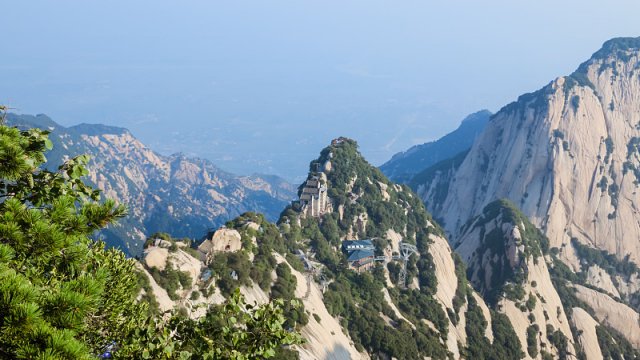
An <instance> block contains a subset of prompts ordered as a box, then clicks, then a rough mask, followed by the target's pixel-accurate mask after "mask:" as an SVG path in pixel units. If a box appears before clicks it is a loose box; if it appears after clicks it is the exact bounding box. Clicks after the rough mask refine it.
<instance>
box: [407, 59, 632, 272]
mask: <svg viewBox="0 0 640 360" xmlns="http://www.w3.org/2000/svg"><path fill="white" fill-rule="evenodd" d="M622 52H623V54H624V60H625V61H623V60H621V58H620V56H619V55H616V54H613V55H610V56H606V57H604V58H598V57H596V58H594V59H593V60H590V61H589V62H588V63H587V64H586V65H585V66H584V67H583V70H582V71H583V73H584V74H585V75H584V76H585V77H586V78H587V79H588V80H589V81H590V82H591V83H592V84H593V88H591V87H589V86H587V85H578V84H576V81H575V80H574V78H572V77H561V78H558V79H556V80H554V81H553V82H551V83H550V84H549V85H547V86H546V87H544V88H543V89H542V90H540V91H538V92H536V93H534V94H528V95H525V96H522V97H521V98H520V99H519V100H518V102H515V103H512V104H510V105H508V106H506V107H504V108H503V109H502V110H501V111H500V112H498V113H497V114H496V115H495V116H494V117H493V118H492V120H491V121H490V122H489V124H488V126H487V128H486V130H485V131H484V132H483V133H482V135H481V136H480V137H479V138H478V140H477V141H476V142H475V144H474V145H473V147H472V148H471V151H470V152H469V154H468V155H467V157H466V158H465V159H464V161H463V162H462V164H461V165H460V167H459V169H458V170H457V171H456V172H455V174H454V176H452V180H451V181H450V182H449V184H448V193H447V194H446V198H445V199H444V200H443V201H437V199H435V194H433V193H432V192H430V190H429V189H433V188H434V187H435V186H436V184H434V183H432V184H425V185H423V186H422V187H421V188H420V189H421V196H422V197H423V199H424V200H425V202H426V204H427V207H429V208H430V210H432V211H433V212H434V215H435V216H436V217H438V218H442V219H444V223H445V227H446V229H447V231H448V232H449V233H451V234H452V235H453V240H455V239H456V238H457V236H458V235H459V234H460V230H459V229H460V227H461V226H462V225H463V224H464V223H465V222H466V221H467V219H469V218H470V217H471V216H474V215H477V214H479V213H480V211H481V210H482V208H483V207H484V206H485V205H487V204H488V203H489V202H491V201H493V200H496V199H499V198H508V199H510V200H511V201H513V202H514V203H515V204H516V205H518V206H519V207H520V208H521V209H522V211H523V212H524V213H525V214H526V215H527V216H528V217H529V218H530V219H531V220H532V221H533V222H534V224H535V225H536V226H538V227H540V228H542V229H543V230H544V232H545V233H546V235H547V236H548V237H549V239H550V241H551V246H552V247H561V246H562V245H563V244H568V243H569V240H570V239H571V238H572V237H575V238H577V239H578V240H579V241H580V242H582V243H585V244H590V245H592V246H594V247H597V248H599V249H603V250H606V251H608V252H609V253H612V254H617V255H618V256H619V257H624V256H626V255H630V257H631V260H633V261H634V262H636V263H640V216H638V208H640V192H638V191H637V190H638V185H637V184H636V182H637V181H638V180H639V179H637V178H636V176H635V174H634V171H633V168H634V167H640V156H639V155H638V151H637V149H634V148H633V146H632V144H634V141H635V140H634V139H635V138H640V126H638V125H639V123H640V71H639V70H638V68H639V66H640V65H639V51H638V50H625V51H622ZM625 163H627V165H625ZM625 169H626V170H625ZM603 178H604V179H605V180H604V181H603ZM605 183H606V184H605Z"/></svg>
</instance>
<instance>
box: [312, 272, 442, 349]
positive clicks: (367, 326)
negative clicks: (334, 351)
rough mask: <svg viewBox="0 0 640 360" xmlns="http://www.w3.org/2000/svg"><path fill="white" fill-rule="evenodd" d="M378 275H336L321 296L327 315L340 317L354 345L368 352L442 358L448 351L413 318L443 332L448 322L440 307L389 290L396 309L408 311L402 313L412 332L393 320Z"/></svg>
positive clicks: (425, 299)
mask: <svg viewBox="0 0 640 360" xmlns="http://www.w3.org/2000/svg"><path fill="white" fill-rule="evenodd" d="M381 275H382V274H381V271H379V270H378V271H377V272H374V274H368V273H365V274H362V275H357V274H355V273H350V272H347V273H344V274H339V275H337V278H336V279H335V280H334V282H332V283H331V284H330V285H329V289H328V290H327V292H326V293H325V297H324V302H325V304H326V306H327V309H328V310H329V312H330V313H331V314H332V315H334V316H339V317H341V318H342V319H343V320H344V325H345V326H346V328H347V329H348V330H349V334H350V335H351V338H352V339H353V341H354V342H355V344H356V346H357V347H361V348H363V349H365V350H367V351H368V352H370V353H377V352H382V353H384V354H388V355H390V356H394V357H397V358H399V359H415V358H420V357H421V356H430V357H433V358H436V359H443V358H446V357H447V354H448V352H447V350H446V347H445V346H443V345H442V344H441V343H440V340H439V336H438V335H437V334H436V333H435V332H433V330H431V329H429V328H428V327H427V326H425V325H424V324H423V323H422V322H421V321H417V320H416V319H415V318H414V317H415V316H418V317H420V318H425V319H427V320H429V321H431V322H433V323H435V324H436V326H440V328H441V329H442V330H445V333H446V329H447V325H446V324H447V323H448V322H447V318H446V315H445V314H444V312H443V311H442V308H441V307H440V305H439V304H438V303H437V302H436V301H435V300H433V298H432V297H431V296H427V295H420V292H419V291H417V290H406V291H402V293H400V294H399V293H398V292H396V291H392V292H391V296H392V298H396V303H398V304H399V305H398V306H399V308H400V310H401V311H403V312H405V311H411V313H407V312H405V314H406V316H407V317H408V318H409V319H410V320H412V322H413V323H414V324H416V325H418V326H417V328H416V330H413V329H412V328H411V327H410V326H408V324H407V323H406V322H404V321H402V320H400V319H397V317H396V316H395V314H394V313H393V311H392V310H391V309H390V308H389V306H388V305H387V302H386V301H385V299H384V297H383V294H382V288H383V286H384V277H383V276H381ZM398 297H400V299H398ZM418 297H419V299H418ZM414 311H415V312H414ZM381 312H382V313H383V314H385V315H386V316H388V317H390V318H392V319H394V321H395V323H396V325H395V326H392V327H390V326H389V325H387V324H386V323H385V321H384V320H383V319H382V318H381V317H380V315H379V314H380V313H381ZM409 334H410V335H409Z"/></svg>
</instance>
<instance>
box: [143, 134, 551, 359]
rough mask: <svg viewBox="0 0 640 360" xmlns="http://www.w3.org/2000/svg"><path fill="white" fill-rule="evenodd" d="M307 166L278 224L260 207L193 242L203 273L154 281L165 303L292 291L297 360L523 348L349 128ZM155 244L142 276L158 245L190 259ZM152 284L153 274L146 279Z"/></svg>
mask: <svg viewBox="0 0 640 360" xmlns="http://www.w3.org/2000/svg"><path fill="white" fill-rule="evenodd" d="M310 169H311V171H310V172H309V176H308V181H306V182H305V183H304V184H303V185H302V186H301V187H300V190H299V194H300V197H301V201H296V202H294V203H293V204H292V205H291V206H289V207H288V208H287V209H286V210H285V211H284V212H283V213H282V216H281V218H280V219H279V221H278V223H277V225H275V224H271V223H269V222H267V221H266V220H265V219H264V218H262V217H260V216H258V215H255V214H244V215H242V216H240V217H239V218H237V219H235V220H233V221H231V222H229V223H227V224H226V228H223V229H220V230H218V231H217V232H216V233H215V234H214V235H213V236H212V237H210V238H209V239H208V240H207V241H205V242H204V243H203V244H202V245H200V247H199V250H200V251H201V252H200V256H201V257H202V259H203V264H202V266H201V267H200V269H201V274H202V275H200V274H197V276H194V277H193V278H198V279H199V280H198V281H197V282H196V283H195V285H193V286H195V287H191V288H187V289H182V290H179V292H177V293H175V294H174V295H173V296H174V298H176V299H177V300H176V302H174V303H169V302H168V301H166V298H167V296H166V295H164V293H163V290H159V291H158V293H160V294H161V296H160V298H163V299H164V301H161V303H164V304H165V305H164V306H169V307H171V306H176V307H185V308H186V309H185V310H184V311H186V312H187V313H191V315H192V316H197V310H196V311H195V312H194V311H193V309H196V308H195V307H194V305H195V304H196V303H199V304H205V305H206V304H207V303H215V302H219V301H221V299H222V297H221V295H225V294H228V293H229V291H231V289H233V288H234V287H241V289H242V291H243V292H244V293H245V294H247V296H248V297H249V298H250V299H251V300H256V301H259V302H263V301H266V300H267V299H269V298H273V297H277V296H284V298H286V299H290V298H298V299H300V300H301V302H302V304H303V306H304V310H303V311H291V312H289V313H288V314H287V316H288V317H289V321H290V324H291V326H295V327H296V328H298V329H299V330H300V331H301V332H302V334H303V335H304V336H305V338H306V339H307V340H308V343H307V344H306V345H304V346H302V347H300V348H296V350H297V352H298V356H299V357H300V358H302V359H329V358H331V359H368V358H382V359H388V358H397V359H419V358H425V357H426V358H432V359H451V358H453V359H460V358H485V359H520V358H524V357H525V356H526V353H525V346H526V345H525V344H523V341H522V340H521V339H520V338H519V334H518V333H516V331H515V329H516V327H515V326H514V324H512V322H511V321H510V320H509V318H508V317H507V316H506V315H505V312H504V311H503V310H501V309H499V308H498V307H494V308H493V309H491V308H490V307H489V306H487V304H486V303H485V302H484V300H483V299H482V297H481V295H480V294H478V293H477V292H476V291H474V290H473V288H472V287H471V285H470V284H469V283H468V282H467V280H466V275H465V272H466V270H465V266H464V263H463V262H462V260H461V259H460V257H458V256H457V255H456V254H455V253H454V252H453V251H452V249H451V248H450V247H449V244H448V242H447V240H446V239H445V238H444V237H443V233H442V230H441V229H440V228H439V227H438V225H437V224H436V223H435V222H434V221H433V220H432V219H431V217H430V215H429V214H428V213H427V212H426V210H425V208H424V205H423V204H422V203H421V201H420V199H419V198H418V197H417V196H416V195H415V194H414V193H412V192H411V190H410V189H409V188H408V187H407V186H402V185H398V184H394V183H393V182H391V181H389V180H388V179H387V178H386V177H385V176H384V175H383V174H382V173H381V172H380V171H379V170H378V169H376V168H375V167H373V166H371V165H370V164H368V163H367V162H366V160H365V159H364V158H363V157H362V156H361V155H360V153H359V152H358V148H357V144H356V143H355V142H354V141H353V140H349V139H344V138H340V139H336V140H334V141H333V142H332V144H331V145H330V146H328V147H327V148H325V149H324V150H323V151H322V152H321V154H320V157H319V158H318V159H316V160H314V161H312V162H311V165H310ZM313 189H318V192H313V191H311V190H313ZM322 192H326V194H327V201H326V202H324V201H320V202H319V203H320V204H322V206H320V207H315V208H314V209H315V210H314V211H310V210H309V206H310V205H309V204H310V203H311V202H310V200H308V202H305V200H304V199H308V197H306V195H305V194H307V195H308V194H315V195H317V196H318V198H320V193H322ZM314 214H315V215H314ZM355 239H360V240H361V241H360V242H357V243H356V244H357V246H372V247H373V249H372V253H371V254H370V255H366V256H368V257H369V258H368V259H369V260H367V259H366V258H365V259H364V260H355V261H354V260H353V259H352V256H353V255H354V254H356V253H359V251H360V250H357V251H353V252H349V251H346V250H345V246H347V245H348V244H351V243H350V242H349V240H355ZM367 239H370V240H371V242H370V243H368V242H367V241H366V240H367ZM367 243H368V244H369V245H367ZM411 245H413V246H415V248H414V249H415V252H410V255H409V256H408V257H407V259H408V260H407V263H406V268H405V269H406V278H404V277H403V276H401V275H400V274H401V273H402V269H403V268H404V262H403V260H402V259H401V258H399V257H398V256H399V255H400V253H402V252H403V249H406V248H407V247H409V248H411ZM158 246H160V247H161V246H163V245H162V244H160V245H158ZM158 246H150V247H149V248H148V249H147V250H145V258H144V262H145V268H146V270H147V271H148V272H149V274H150V275H148V276H147V278H149V277H151V278H153V279H155V278H157V279H158V280H159V281H161V282H162V277H160V276H158V275H156V276H155V277H154V276H153V273H154V272H156V273H157V271H158V270H153V269H152V268H153V267H154V266H156V265H157V264H160V265H162V264H167V263H168V262H167V261H166V260H165V261H164V262H159V263H158V262H157V259H158V254H162V253H165V254H169V255H165V259H166V258H167V256H168V258H169V259H172V260H171V261H174V262H175V263H174V264H173V265H172V266H174V265H175V266H177V267H178V268H181V269H184V270H189V269H191V268H192V266H191V265H189V264H190V263H191V262H190V261H182V260H178V259H179V257H182V255H180V256H175V255H171V251H172V250H171V248H174V250H173V251H174V252H176V253H180V251H181V250H180V247H179V246H175V247H173V246H167V248H168V249H169V250H163V249H159V248H158ZM212 249H213V250H212ZM215 249H217V250H215ZM203 251H204V252H203ZM363 252H365V253H366V251H363ZM160 258H162V256H160ZM207 259H212V261H209V260H207ZM154 264H156V265H154ZM289 267H290V268H291V269H289V270H287V269H288V268H289ZM205 274H208V276H205ZM230 274H231V275H230ZM232 275H233V276H232ZM285 284H288V285H285ZM177 287H178V288H180V285H177ZM154 288H157V286H156V285H154V284H153V281H151V284H150V285H149V286H148V287H147V289H154ZM170 288H171V289H174V288H175V286H171V287H170ZM194 291H196V292H199V293H200V294H201V296H200V298H199V300H189V299H191V298H196V299H197V298H198V296H193V295H191V294H192V293H193V292H194ZM154 292H155V291H154ZM515 311H520V310H518V309H516V310H515ZM304 314H307V315H304ZM520 318H525V319H526V314H525V313H524V312H523V313H522V314H521V315H520ZM549 351H550V352H552V351H554V350H552V349H551V348H550V349H549ZM289 355H291V354H289Z"/></svg>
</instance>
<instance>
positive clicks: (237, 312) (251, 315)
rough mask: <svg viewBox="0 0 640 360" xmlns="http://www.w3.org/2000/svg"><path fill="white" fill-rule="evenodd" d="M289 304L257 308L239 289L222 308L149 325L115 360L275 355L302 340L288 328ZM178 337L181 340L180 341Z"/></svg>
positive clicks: (245, 358)
mask: <svg viewBox="0 0 640 360" xmlns="http://www.w3.org/2000/svg"><path fill="white" fill-rule="evenodd" d="M284 305H285V302H284V301H282V300H276V301H274V302H271V303H268V304H264V305H260V306H254V305H248V304H246V303H245V302H244V298H243V297H242V295H241V294H240V292H239V291H238V290H236V291H235V292H234V294H233V296H231V297H230V298H229V299H228V300H227V302H226V303H225V304H223V305H218V306H214V307H212V308H210V309H209V311H208V312H207V315H206V316H204V317H202V318H200V319H198V320H192V319H188V318H184V317H179V316H173V317H171V319H170V320H169V321H168V322H167V323H157V322H155V321H148V322H147V323H146V325H145V326H140V327H139V329H137V331H136V333H135V337H133V338H132V339H127V340H129V341H125V342H122V343H119V348H118V350H117V351H115V352H114V354H113V355H114V358H115V359H176V360H178V359H179V360H195V359H237V360H241V359H242V360H248V359H257V358H270V357H274V356H275V355H276V353H277V352H278V351H279V348H280V347H281V346H282V345H283V344H299V343H301V342H302V339H301V337H300V336H299V335H298V334H297V333H295V332H290V331H288V330H286V329H285V327H284V323H285V316H284V314H283V311H282V307H283V306H284ZM178 339H179V341H177V340H178Z"/></svg>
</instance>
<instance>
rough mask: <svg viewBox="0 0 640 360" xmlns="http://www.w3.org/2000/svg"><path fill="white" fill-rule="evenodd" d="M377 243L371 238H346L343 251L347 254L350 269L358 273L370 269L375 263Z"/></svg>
mask: <svg viewBox="0 0 640 360" xmlns="http://www.w3.org/2000/svg"><path fill="white" fill-rule="evenodd" d="M375 249H376V247H375V245H373V242H372V241H371V240H345V241H343V242H342V251H344V252H345V253H346V255H347V262H348V263H349V269H351V270H355V271H356V272H358V273H361V272H364V271H368V270H369V269H371V268H372V267H373V265H374V264H375Z"/></svg>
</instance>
